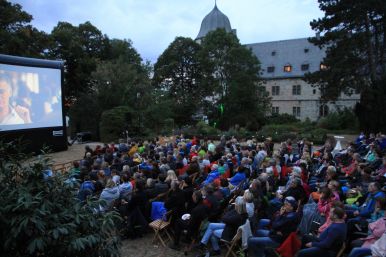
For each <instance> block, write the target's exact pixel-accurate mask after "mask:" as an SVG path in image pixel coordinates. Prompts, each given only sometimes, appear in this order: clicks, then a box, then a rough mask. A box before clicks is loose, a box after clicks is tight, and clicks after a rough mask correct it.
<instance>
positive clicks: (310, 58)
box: [245, 38, 325, 79]
mask: <svg viewBox="0 0 386 257" xmlns="http://www.w3.org/2000/svg"><path fill="white" fill-rule="evenodd" d="M245 46H246V47H248V48H250V49H252V51H253V53H254V54H255V55H256V56H257V58H258V59H259V61H260V62H261V69H262V72H263V73H262V75H261V76H262V77H263V78H265V79H270V78H272V79H275V78H291V77H303V76H304V74H305V73H306V72H315V71H317V70H319V69H320V64H321V62H322V61H323V58H324V56H325V51H324V49H319V47H317V46H315V45H313V44H311V43H309V42H308V40H307V38H298V39H289V40H280V41H272V42H263V43H254V44H246V45H245ZM303 64H304V65H305V66H306V65H307V64H308V66H309V68H308V70H302V65H303ZM286 65H290V66H292V71H291V72H285V71H284V66H286ZM268 67H274V71H273V72H268ZM303 68H305V67H303Z"/></svg>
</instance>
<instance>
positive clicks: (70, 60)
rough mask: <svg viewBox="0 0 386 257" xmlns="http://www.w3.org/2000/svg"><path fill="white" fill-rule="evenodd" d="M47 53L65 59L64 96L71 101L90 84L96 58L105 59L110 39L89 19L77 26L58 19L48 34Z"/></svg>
mask: <svg viewBox="0 0 386 257" xmlns="http://www.w3.org/2000/svg"><path fill="white" fill-rule="evenodd" d="M50 40H51V46H50V49H49V53H48V55H49V56H50V57H51V58H55V59H61V60H64V65H65V67H64V87H63V88H64V92H63V94H64V97H65V101H66V103H67V104H73V103H74V102H75V101H76V99H77V97H78V96H79V94H81V93H88V92H89V90H90V89H91V87H92V83H91V80H90V78H91V77H90V75H91V73H92V72H93V71H95V70H96V67H97V62H98V60H103V59H105V58H106V55H107V53H108V52H107V51H108V49H109V40H108V38H107V36H105V35H103V34H102V32H101V31H99V30H98V29H97V28H96V27H94V26H93V25H92V24H91V23H90V22H86V23H83V24H80V25H79V26H78V27H76V26H73V25H72V24H70V23H67V22H59V23H58V25H57V26H56V27H55V28H54V29H53V30H52V32H51V35H50Z"/></svg>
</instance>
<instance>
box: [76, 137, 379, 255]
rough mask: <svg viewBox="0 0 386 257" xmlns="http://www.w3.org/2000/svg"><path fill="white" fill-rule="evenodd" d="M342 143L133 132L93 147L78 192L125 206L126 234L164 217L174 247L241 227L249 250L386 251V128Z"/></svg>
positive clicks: (211, 241)
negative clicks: (135, 135)
mask: <svg viewBox="0 0 386 257" xmlns="http://www.w3.org/2000/svg"><path fill="white" fill-rule="evenodd" d="M339 146H340V143H339V144H338V146H336V142H335V141H334V139H329V140H327V141H326V142H325V144H324V145H323V146H320V147H315V146H313V144H312V143H311V142H310V141H308V140H306V139H303V140H301V141H298V142H291V140H287V141H286V142H282V143H281V144H279V145H276V146H275V147H274V143H273V142H272V140H271V138H267V139H266V140H265V142H262V143H258V142H257V141H256V140H255V139H250V140H243V141H240V142H239V141H238V140H237V139H236V138H225V137H222V138H221V140H219V141H216V142H214V141H211V140H204V139H199V138H197V137H193V139H185V138H184V137H183V136H177V137H175V138H168V139H166V138H159V139H155V140H153V141H148V142H141V141H135V140H128V142H125V141H121V142H120V143H119V144H105V145H103V146H102V145H98V146H96V148H95V149H91V148H90V147H88V146H86V148H85V154H84V158H83V159H82V160H80V161H75V162H74V163H73V165H74V168H73V169H72V170H71V171H70V176H71V178H72V179H74V180H75V179H76V180H78V181H80V188H79V193H78V198H79V200H80V201H87V198H88V197H90V196H94V197H99V198H100V199H102V200H104V201H102V202H103V203H104V204H102V205H101V207H100V209H101V210H100V211H110V210H113V209H115V210H117V211H119V213H120V214H121V215H122V217H123V220H124V222H123V223H122V224H121V225H120V232H121V234H122V237H127V238H135V237H140V236H142V235H143V233H146V232H147V231H148V230H149V228H148V227H149V226H148V224H149V223H151V222H152V221H153V220H157V219H162V218H164V219H166V220H168V221H170V226H169V230H170V232H171V235H172V239H173V240H171V242H169V247H170V248H172V249H175V250H183V249H185V250H186V249H188V251H190V250H193V249H197V251H200V252H202V253H203V254H206V255H207V256H208V255H209V256H215V255H219V254H220V253H221V248H220V245H221V244H223V243H224V242H225V243H226V242H228V243H229V242H231V241H232V239H233V238H234V237H235V235H236V234H237V233H239V232H240V233H241V239H240V241H239V243H238V245H239V247H240V249H241V250H242V251H244V253H245V254H246V255H248V256H257V257H263V256H266V255H272V254H274V252H275V251H276V252H277V253H279V254H280V255H281V256H283V257H290V256H295V255H297V256H299V257H305V256H307V257H308V256H312V257H319V256H320V257H322V256H331V257H335V256H337V255H338V253H339V254H340V252H341V250H343V249H344V250H345V253H346V254H348V256H349V257H360V256H380V257H385V254H386V253H385V247H386V234H385V233H386V212H385V209H386V198H385V195H386V192H385V191H386V188H385V184H386V183H385V182H386V154H385V153H386V137H385V135H382V134H377V135H374V134H370V135H368V136H365V135H364V134H361V135H359V136H358V138H357V139H356V141H355V142H351V143H350V144H349V145H348V146H347V147H346V148H345V149H340V148H339ZM166 214H167V216H165V215H166Z"/></svg>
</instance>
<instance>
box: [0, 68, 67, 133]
mask: <svg viewBox="0 0 386 257" xmlns="http://www.w3.org/2000/svg"><path fill="white" fill-rule="evenodd" d="M61 98H62V96H61V71H60V70H58V69H51V68H36V67H26V66H15V65H5V64H0V130H2V131H4V130H13V129H24V128H42V127H56V126H62V124H63V120H62V101H61Z"/></svg>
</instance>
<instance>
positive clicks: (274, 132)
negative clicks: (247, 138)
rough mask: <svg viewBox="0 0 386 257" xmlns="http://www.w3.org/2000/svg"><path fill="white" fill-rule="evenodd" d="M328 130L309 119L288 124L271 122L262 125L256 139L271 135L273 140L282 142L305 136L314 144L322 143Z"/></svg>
mask: <svg viewBox="0 0 386 257" xmlns="http://www.w3.org/2000/svg"><path fill="white" fill-rule="evenodd" d="M327 133H328V130H326V129H322V128H317V127H315V124H314V123H312V122H310V121H305V122H297V123H290V124H271V125H266V126H264V127H263V128H262V129H261V130H260V131H258V133H257V139H258V140H260V141H262V140H264V139H265V138H267V137H272V140H273V141H274V142H282V141H285V140H287V139H292V140H296V139H301V138H307V139H308V140H310V141H313V142H314V143H316V144H322V143H323V142H324V141H325V139H326V137H327Z"/></svg>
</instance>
